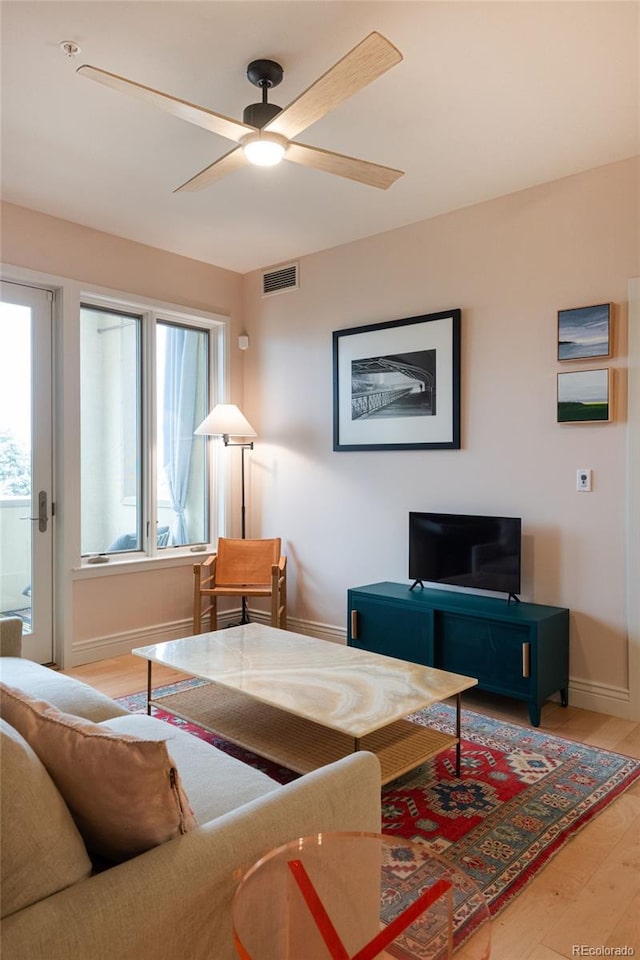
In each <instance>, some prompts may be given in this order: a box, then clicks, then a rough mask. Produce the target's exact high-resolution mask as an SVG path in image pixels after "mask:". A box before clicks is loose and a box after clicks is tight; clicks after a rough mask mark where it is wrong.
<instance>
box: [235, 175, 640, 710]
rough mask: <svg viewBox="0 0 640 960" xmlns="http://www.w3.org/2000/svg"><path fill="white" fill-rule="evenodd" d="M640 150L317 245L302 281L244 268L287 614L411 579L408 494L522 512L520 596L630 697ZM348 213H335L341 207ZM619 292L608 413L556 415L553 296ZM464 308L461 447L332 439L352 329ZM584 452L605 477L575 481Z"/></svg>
mask: <svg viewBox="0 0 640 960" xmlns="http://www.w3.org/2000/svg"><path fill="white" fill-rule="evenodd" d="M638 172H639V169H638V162H637V160H635V161H626V162H622V163H619V164H615V165H611V166H607V167H603V168H599V169H595V170H592V171H589V172H586V173H584V174H581V175H578V176H573V177H569V178H566V179H563V180H559V181H556V182H553V183H548V184H545V185H542V186H540V187H536V188H533V189H530V190H527V191H524V192H521V193H516V194H513V195H510V196H507V197H503V198H500V199H497V200H494V201H491V202H488V203H483V204H480V205H477V206H474V207H470V208H467V209H464V210H460V211H458V212H455V213H452V214H449V215H446V216H442V217H439V218H436V219H433V220H430V221H425V222H421V223H417V224H414V225H411V226H407V227H405V228H402V229H399V230H395V231H393V232H389V233H385V234H382V235H379V236H376V237H372V238H368V239H366V240H362V241H359V242H356V243H352V244H349V245H346V246H343V247H339V248H336V249H333V250H328V251H325V252H322V253H319V254H316V255H313V256H308V257H305V258H303V259H302V260H301V263H300V289H299V290H297V291H295V292H289V293H285V294H280V295H278V296H273V297H270V298H265V299H261V298H260V286H259V281H260V275H259V274H257V273H256V274H252V275H249V276H248V277H247V281H246V290H245V296H246V315H247V321H248V323H247V327H248V332H249V334H250V337H251V347H250V350H249V351H248V354H247V367H246V372H245V377H246V387H245V407H246V414H247V416H248V418H249V419H250V421H251V422H252V424H253V425H254V427H255V428H256V430H257V432H258V434H259V439H258V441H257V443H256V449H255V451H254V452H253V454H252V459H251V467H250V488H251V489H250V504H249V508H248V514H249V517H250V527H251V531H252V532H253V533H254V534H255V533H258V532H259V533H262V534H264V535H276V534H279V535H281V536H282V537H283V538H284V540H285V543H286V549H287V553H288V554H289V557H290V562H291V589H290V612H291V615H292V617H293V620H294V622H295V621H296V619H297V620H299V621H305V622H308V621H313V622H316V623H319V624H328V625H333V626H337V627H339V628H342V629H344V627H345V619H346V590H347V587H349V586H352V585H358V584H365V583H370V582H373V581H377V580H400V581H406V579H407V514H408V512H409V510H411V509H413V510H442V511H452V512H462V513H465V512H466V513H474V512H478V513H500V514H505V515H515V516H521V517H522V518H523V531H524V544H523V565H524V570H523V588H522V596H523V598H524V599H527V600H532V601H536V602H540V603H548V604H557V605H562V606H568V607H569V608H570V609H571V611H572V616H571V675H572V678H573V687H574V690H580V689H583V690H590V691H594V690H595V691H599V692H600V693H601V694H602V695H603V696H604V697H605V699H606V697H611V698H613V699H616V698H624V696H625V691H626V690H627V688H628V676H627V652H628V651H627V624H626V622H625V609H626V603H625V551H626V542H625V513H624V509H625V508H624V504H625V489H626V483H627V467H626V443H627V424H626V411H625V395H626V376H625V364H626V359H627V358H626V352H627V333H626V328H627V305H626V298H627V281H628V279H629V278H630V277H632V276H635V275H637V274H638V272H639V270H640V262H639V253H638V223H637V211H638ZM336 215H338V212H337V211H336ZM603 301H612V302H614V303H615V332H614V341H615V354H614V356H613V358H612V359H611V360H610V361H607V365H608V366H611V367H612V368H614V370H615V374H616V377H615V391H614V392H615V406H616V409H615V421H614V422H613V423H611V424H599V425H583V426H574V425H562V426H561V425H558V424H557V423H556V410H555V404H556V374H557V372H558V371H559V370H567V369H582V368H586V367H589V366H599V365H601V364H598V363H596V364H588V363H585V364H582V365H580V364H571V365H567V364H565V365H561V364H558V362H557V360H556V324H557V310H558V309H561V308H568V307H575V306H584V305H588V304H592V303H600V302H603ZM453 307H461V308H462V449H461V450H458V451H454V450H445V451H437V450H434V451H401V452H357V453H351V452H333V451H332V354H331V348H332V340H331V332H332V331H333V330H337V329H340V328H346V327H351V326H358V325H360V324H366V323H375V322H380V321H385V320H392V319H396V318H402V317H411V316H416V315H419V314H424V313H430V312H435V311H440V310H446V309H448V308H453ZM579 467H591V468H592V470H593V478H594V479H593V492H591V493H588V494H585V493H577V492H576V470H577V468H579Z"/></svg>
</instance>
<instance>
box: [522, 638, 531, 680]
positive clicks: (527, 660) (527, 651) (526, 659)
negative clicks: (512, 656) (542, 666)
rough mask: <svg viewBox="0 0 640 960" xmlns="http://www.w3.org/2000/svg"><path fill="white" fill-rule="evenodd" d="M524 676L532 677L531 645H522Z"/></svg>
mask: <svg viewBox="0 0 640 960" xmlns="http://www.w3.org/2000/svg"><path fill="white" fill-rule="evenodd" d="M522 676H523V677H530V676H531V644H530V643H528V642H527V643H523V644H522Z"/></svg>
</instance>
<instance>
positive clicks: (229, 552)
mask: <svg viewBox="0 0 640 960" xmlns="http://www.w3.org/2000/svg"><path fill="white" fill-rule="evenodd" d="M280 549H281V541H280V537H276V538H275V539H272V540H228V539H225V538H224V537H220V539H219V540H218V550H217V553H214V554H212V555H211V556H210V557H207V559H206V560H205V561H204V562H203V563H195V564H194V566H193V575H194V588H193V632H194V633H202V618H203V617H206V616H207V614H208V615H209V624H210V627H209V629H210V630H215V629H216V628H217V617H218V610H217V606H218V597H240V598H241V599H242V623H247V616H246V598H247V597H271V625H272V626H273V627H280V629H282V630H286V628H287V558H286V557H284V556H282V555H281V553H280ZM203 597H206V598H209V604H208V606H206V607H205V608H204V610H203V609H202V598H203Z"/></svg>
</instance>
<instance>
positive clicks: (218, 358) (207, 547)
mask: <svg viewBox="0 0 640 960" xmlns="http://www.w3.org/2000/svg"><path fill="white" fill-rule="evenodd" d="M83 306H87V307H94V308H95V309H97V310H99V309H105V310H115V311H118V310H122V311H123V312H125V313H133V314H137V315H138V316H140V317H141V325H142V336H141V346H142V349H141V364H142V371H143V372H144V376H143V380H142V391H143V400H142V406H143V411H146V413H145V412H143V418H142V449H143V463H142V477H143V478H142V498H141V499H142V503H141V512H142V530H143V537H142V544H141V550H137V551H131V552H122V553H118V554H110V555H108V560H107V561H106V562H102V563H100V564H96V563H95V561H94V562H92V559H91V557H82V556H80V553H79V548H78V565H79V571H80V570H81V571H86V572H87V573H89V572H90V574H91V576H95V575H96V574H97V575H102V576H104V575H107V576H108V575H109V572H113V573H123V572H126V567H127V566H128V565H134V566H138V565H139V564H147V565H148V564H152V565H153V566H156V565H165V564H167V563H168V564H171V563H172V562H174V563H175V562H176V561H177V562H180V561H182V562H189V563H191V562H193V560H194V555H196V556H197V555H198V554H200V553H207V552H210V551H211V549H212V543H213V542H215V541H216V539H217V536H218V533H219V532H220V531H221V530H222V529H223V524H224V516H225V513H226V509H225V500H226V496H225V494H226V486H227V485H226V483H225V482H224V480H225V478H223V477H221V476H219V471H218V464H217V462H216V461H215V460H214V459H213V458H212V456H211V451H210V450H209V451H208V454H207V455H208V466H209V470H208V475H209V476H208V502H209V539H208V540H207V542H206V543H202V544H187V545H185V546H176V547H161V548H158V546H157V543H156V539H155V537H153V536H151V535H150V534H151V530H152V529H153V523H154V518H155V517H156V515H157V507H158V503H157V498H156V489H155V486H156V484H155V478H156V476H157V471H156V459H155V444H154V443H153V442H152V438H153V437H155V435H156V426H157V425H156V364H155V359H156V358H155V344H156V338H155V335H154V334H152V332H151V327H154V328H155V326H156V324H157V323H158V322H167V323H176V324H179V325H184V326H188V327H191V328H193V329H202V330H206V331H207V332H208V333H209V384H208V388H209V408H212V407H213V406H214V405H215V404H216V403H220V402H222V400H223V398H224V397H225V394H226V382H227V376H226V370H227V354H228V350H227V344H228V322H227V318H226V317H221V316H219V315H216V314H209V313H205V312H203V311H199V310H189V309H186V308H185V309H180V308H178V309H176V308H175V307H174V306H172V305H169V304H165V303H162V302H160V301H156V300H153V299H152V298H137V297H129V296H126V295H123V294H119V293H117V292H115V291H105V290H97V289H95V288H91V289H87V288H83V289H81V290H80V292H79V302H78V329H79V328H80V308H81V307H83ZM109 568H111V571H110V570H109ZM123 568H125V569H123Z"/></svg>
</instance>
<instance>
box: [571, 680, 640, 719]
mask: <svg viewBox="0 0 640 960" xmlns="http://www.w3.org/2000/svg"><path fill="white" fill-rule="evenodd" d="M569 705H570V706H572V707H579V708H580V709H581V710H593V711H594V712H595V713H608V714H609V715H610V716H612V717H620V718H622V719H623V720H640V717H637V716H633V705H632V703H631V698H630V695H629V690H627V689H625V688H624V687H611V686H607V685H606V684H604V683H595V682H593V681H591V680H577V679H576V680H574V679H571V678H570V679H569Z"/></svg>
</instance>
